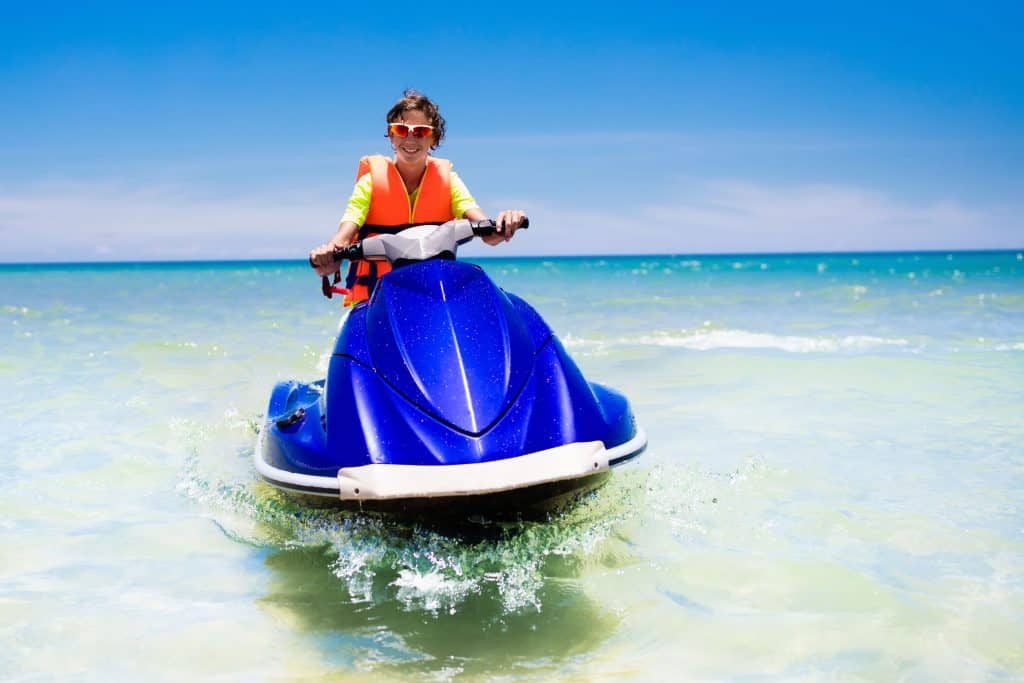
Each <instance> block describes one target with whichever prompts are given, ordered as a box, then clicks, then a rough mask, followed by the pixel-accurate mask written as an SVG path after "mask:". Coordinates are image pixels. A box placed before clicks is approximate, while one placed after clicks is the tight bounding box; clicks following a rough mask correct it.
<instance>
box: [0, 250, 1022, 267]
mask: <svg viewBox="0 0 1024 683" xmlns="http://www.w3.org/2000/svg"><path fill="white" fill-rule="evenodd" d="M1014 252H1016V253H1017V256H1018V257H1020V256H1021V255H1022V254H1024V246H1020V247H1007V248H996V249H879V250H866V249H855V250H837V251H730V252H647V253H635V254H533V255H523V254H516V255H511V256H486V255H485V256H472V257H469V258H465V259H459V260H462V261H471V262H472V261H499V260H502V261H509V260H536V259H626V258H697V257H701V258H724V257H740V256H742V257H747V258H749V257H755V256H756V257H771V258H778V257H785V256H833V257H834V256H867V255H871V256H874V255H888V254H891V255H896V254H929V255H932V254H949V255H952V254H1003V253H1007V254H1009V253H1014ZM305 262H306V260H305V259H302V258H237V259H235V258H198V259H124V260H116V261H109V260H107V261H0V268H11V267H14V268H17V267H31V266H39V267H53V268H59V267H66V266H72V267H73V266H106V267H116V266H133V265H136V266H144V265H146V266H155V265H165V266H173V265H218V264H238V265H242V264H248V263H289V264H293V263H305Z"/></svg>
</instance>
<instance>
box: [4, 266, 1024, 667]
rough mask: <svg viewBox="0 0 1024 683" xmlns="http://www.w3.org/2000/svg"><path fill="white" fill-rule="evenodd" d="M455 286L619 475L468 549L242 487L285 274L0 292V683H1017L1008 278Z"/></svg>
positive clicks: (39, 274)
mask: <svg viewBox="0 0 1024 683" xmlns="http://www.w3.org/2000/svg"><path fill="white" fill-rule="evenodd" d="M480 263H481V264H482V265H483V266H484V267H485V269H486V270H487V271H488V273H490V275H491V276H492V278H493V279H494V280H495V281H497V282H498V283H499V284H500V285H501V286H503V287H504V288H506V289H507V290H509V291H512V292H515V293H517V294H519V295H521V296H523V297H524V298H526V299H527V300H528V301H530V302H531V303H532V304H533V305H534V306H535V307H536V308H537V309H538V310H539V311H540V313H541V314H542V315H543V316H544V317H545V318H546V319H547V321H548V322H549V323H550V324H551V326H552V327H553V329H554V330H555V332H556V333H557V334H558V335H559V336H560V337H561V339H562V340H563V341H564V343H565V344H566V347H567V348H568V349H569V351H570V352H571V353H572V354H573V355H574V357H575V358H576V360H577V362H578V363H579V365H580V366H581V367H582V368H583V370H584V372H585V373H586V374H587V375H588V376H589V377H590V378H591V379H593V380H596V381H601V382H603V383H605V384H609V385H611V386H614V387H617V388H618V389H620V390H622V391H623V392H624V393H626V394H627V395H628V396H629V397H630V398H631V400H632V402H633V405H634V409H635V412H636V414H637V417H638V420H639V421H640V422H641V423H642V424H643V426H644V427H645V428H646V430H647V432H648V435H649V439H650V446H649V448H648V450H647V451H646V453H645V454H644V455H643V456H641V458H639V459H638V460H637V461H635V462H634V463H633V464H631V465H630V466H628V467H626V468H623V469H620V470H616V472H615V475H614V477H613V478H612V480H611V481H610V482H609V484H608V485H606V486H605V487H604V488H602V489H601V490H599V491H597V492H596V493H594V494H592V495H590V496H587V497H585V498H584V499H582V500H581V501H579V502H578V503H577V504H576V505H574V506H572V507H571V508H569V509H567V510H565V511H563V512H561V513H559V514H557V515H554V516H553V517H552V518H551V519H549V520H534V521H529V522H522V523H505V524H498V523H493V522H489V521H487V520H478V521H477V522H476V525H477V527H478V528H476V529H475V531H473V532H466V531H464V530H458V531H453V530H445V529H437V528H432V527H429V526H425V525H422V524H415V523H410V522H405V521H402V520H395V519H390V518H384V517H376V516H371V515H362V514H358V513H344V512H337V511H329V510H322V509H311V508H308V507H304V506H302V505H300V504H296V503H295V502H293V501H290V500H289V499H287V498H285V497H283V496H281V495H280V494H278V493H276V492H275V491H274V490H272V489H270V488H269V487H268V486H266V485H265V484H262V483H260V482H258V481H257V479H256V477H255V474H254V471H253V469H252V466H251V463H250V456H251V454H252V449H253V445H254V441H255V429H256V426H257V425H258V424H259V422H260V420H261V417H262V414H263V411H264V409H265V402H266V400H267V396H268V394H269V391H270V389H271V387H272V385H273V384H274V382H275V381H277V380H279V379H286V378H296V379H314V378H317V377H318V376H321V375H322V374H323V372H324V370H325V368H326V358H327V353H328V352H329V349H330V346H331V343H332V339H333V335H334V333H335V331H336V328H337V324H338V319H339V314H340V310H339V307H338V305H337V303H336V302H328V301H326V300H324V299H323V298H322V297H321V296H320V295H319V292H318V290H319V283H318V280H317V279H316V278H315V276H313V275H312V274H311V273H310V272H309V270H308V268H307V267H305V266H304V265H302V264H300V263H297V262H296V263H290V262H287V263H285V262H263V263H229V264H223V263H219V264H210V263H187V264H148V265H135V266H133V265H82V266H0V385H2V387H3V391H2V392H0V427H2V431H0V433H2V435H3V436H2V439H3V453H2V456H0V457H2V460H0V462H2V468H0V643H2V645H3V647H0V679H3V680H47V679H61V680H66V679H71V680H138V679H140V678H142V677H146V678H148V679H157V680H164V679H188V680H206V679H223V680H280V679H289V678H300V679H317V680H320V679H322V680H395V679H398V680H448V679H453V678H454V679H466V680H483V679H488V680H489V679H498V680H592V679H596V680H608V679H615V680H618V679H624V680H663V679H667V678H672V679H675V680H679V679H702V680H707V679H714V680H721V679H742V680H761V679H764V680H778V679H784V680H794V679H795V680H821V679H840V680H845V679H874V680H1014V679H1018V680H1019V679H1024V572H1022V567H1024V508H1022V505H1024V503H1022V500H1024V254H1022V253H1020V252H1012V251H1011V252H999V253H949V254H946V253H927V254H847V255H801V256H711V257H709V256H650V257H629V258H571V259H568V258H550V259H543V258H538V259H485V260H481V261H480Z"/></svg>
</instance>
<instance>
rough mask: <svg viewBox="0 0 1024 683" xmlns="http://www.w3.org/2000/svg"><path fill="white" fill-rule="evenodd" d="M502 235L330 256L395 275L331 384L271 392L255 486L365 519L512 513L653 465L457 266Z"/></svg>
mask: <svg viewBox="0 0 1024 683" xmlns="http://www.w3.org/2000/svg"><path fill="white" fill-rule="evenodd" d="M494 230H495V227H494V223H493V221H480V222H476V223H473V222H470V221H467V220H456V221H450V222H448V223H445V224H443V225H440V226H433V225H432V226H419V227H414V228H410V229H407V230H404V231H402V232H401V233H400V234H395V235H377V236H374V237H369V238H366V239H364V240H362V241H360V242H357V243H355V244H353V245H351V246H349V247H347V248H345V249H339V250H337V251H336V252H335V260H336V261H341V260H345V259H347V260H356V259H369V260H373V259H377V260H385V261H388V262H390V263H391V264H392V265H393V266H394V268H395V269H394V270H393V271H392V272H391V273H389V274H388V275H387V276H386V277H384V278H382V279H381V280H380V282H379V283H378V285H377V287H376V289H375V290H374V292H373V294H372V296H371V297H370V300H369V301H368V302H364V303H361V304H358V305H356V306H355V307H354V308H352V310H351V312H350V313H349V315H348V317H347V319H345V321H344V323H343V324H342V326H341V328H340V329H339V333H338V337H337V340H336V342H335V345H334V352H333V354H332V356H331V359H330V363H329V367H328V371H327V378H326V379H324V380H320V381H317V382H312V383H303V382H297V381H287V382H279V383H278V384H277V385H276V386H275V387H274V390H273V392H272V393H271V395H270V403H269V405H268V407H267V418H266V420H265V422H264V423H263V426H262V428H261V430H260V434H259V437H258V441H257V446H256V450H255V454H254V461H255V465H256V471H257V472H258V473H259V475H260V477H261V478H263V479H264V480H265V481H267V482H269V483H270V484H272V485H273V486H275V487H277V488H279V489H282V490H284V491H287V492H290V493H293V494H302V495H304V496H317V497H321V498H323V497H326V498H330V499H334V500H336V501H341V502H343V503H349V504H352V505H353V506H357V507H359V508H361V509H377V510H398V511H417V510H421V511H422V510H428V511H440V512H451V511H453V510H460V511H462V510H468V509H473V510H482V511H492V512H506V513H507V512H510V511H513V512H514V511H518V510H523V509H526V508H531V509H537V506H540V507H542V508H544V507H545V506H550V505H552V504H557V503H558V502H559V501H564V500H565V499H566V498H567V497H569V496H574V495H576V494H578V493H579V492H581V491H585V490H589V489H592V488H596V487H597V486H599V485H600V484H601V483H603V482H604V480H605V479H606V478H607V477H608V475H609V473H610V468H611V467H614V466H616V465H619V464H621V463H624V462H626V461H628V460H630V459H631V458H633V457H635V456H637V455H638V454H639V453H640V452H641V451H643V450H644V448H645V447H646V445H647V437H646V435H645V434H644V432H643V430H642V429H639V428H638V427H637V426H636V422H635V420H634V418H633V414H632V412H631V410H630V407H629V403H628V402H627V400H626V398H625V397H624V396H622V394H619V393H618V392H616V391H614V390H612V389H609V388H608V387H604V386H602V385H600V384H596V383H593V382H588V381H587V380H586V379H585V378H584V377H583V375H582V374H581V373H580V370H579V368H578V367H576V364H575V363H574V362H573V360H572V359H571V358H570V357H569V355H568V354H567V353H566V351H565V349H564V348H563V346H562V344H561V342H559V340H558V338H557V337H555V335H554V334H553V333H552V332H551V329H550V328H549V327H548V326H547V324H546V323H545V322H544V321H543V320H542V319H541V317H540V316H539V315H538V314H537V312H536V311H535V310H534V309H533V308H532V307H530V306H529V305H528V304H527V303H526V302H525V301H523V300H522V299H520V298H519V297H517V296H515V295H514V294H510V293H508V292H505V291H503V290H501V289H500V288H499V287H497V286H496V285H495V284H494V283H493V282H492V281H491V280H490V278H488V277H487V275H486V274H485V273H484V271H483V270H482V269H481V268H480V267H479V266H476V265H472V264H468V263H462V262H459V261H456V260H455V253H456V250H457V248H458V245H459V244H462V243H464V242H467V241H469V240H471V239H473V237H474V236H481V235H487V234H491V233H493V232H494ZM326 293H327V286H326V281H325V294H326Z"/></svg>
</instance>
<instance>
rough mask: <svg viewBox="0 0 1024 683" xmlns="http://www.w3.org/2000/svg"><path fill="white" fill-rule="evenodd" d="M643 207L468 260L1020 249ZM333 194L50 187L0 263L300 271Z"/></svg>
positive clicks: (1015, 232)
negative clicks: (220, 261) (183, 263)
mask: <svg viewBox="0 0 1024 683" xmlns="http://www.w3.org/2000/svg"><path fill="white" fill-rule="evenodd" d="M654 199H657V201H654V202H651V203H650V204H648V205H647V206H645V207H639V208H636V207H629V206H623V207H621V209H616V210H607V211H605V210H597V209H593V208H579V207H567V206H561V205H557V204H555V203H554V202H551V201H538V200H531V199H526V198H514V197H506V198H498V200H497V201H494V202H490V204H493V206H518V207H522V208H524V209H526V210H527V211H528V212H529V213H530V215H531V217H532V220H533V228H532V229H531V230H530V231H529V232H528V233H525V234H524V235H522V237H519V238H517V239H516V240H514V241H512V242H511V243H509V244H507V245H503V246H502V247H501V248H500V249H494V250H492V249H490V248H488V247H483V246H482V245H471V246H470V247H469V248H468V250H467V253H468V254H470V255H488V256H512V255H541V254H599V253H655V252H676V253H708V252H779V251H834V250H885V249H967V248H1017V247H1020V246H1021V245H1022V244H1024V230H1022V229H1021V222H1020V220H1019V219H1018V218H1017V216H1019V215H1021V213H1020V211H1019V210H1013V207H1001V208H1000V207H996V208H992V207H988V208H979V207H971V206H966V205H964V204H961V203H958V202H955V201H951V200H937V201H930V202H910V201H906V200H900V199H898V198H894V197H892V196H889V195H886V194H883V193H880V192H876V191H871V190H866V189H863V188H859V187H855V186H842V185H796V186H770V185H765V184H759V183H754V182H747V181H737V180H730V181H714V182H709V183H706V184H704V185H700V186H698V185H690V186H689V187H688V188H687V189H686V191H680V192H679V194H678V195H676V196H673V197H662V198H660V199H658V198H654ZM343 202H344V197H340V196H339V193H338V192H337V191H336V189H334V188H309V189H304V190H301V191H288V192H280V193H277V194H271V193H262V194H252V195H243V194H235V195H232V196H222V197H215V196H208V195H204V196H198V195H197V193H196V192H194V191H187V190H185V189H182V188H180V187H174V186H155V187H130V186H128V185H127V184H123V183H122V184H113V183H83V182H77V183H59V184H57V183H54V184H46V185H38V186H34V187H32V188H30V189H26V190H23V191H20V192H11V191H8V192H6V193H0V261H37V260H38V261H49V260H56V261H80V260H130V259H147V260H151V259H217V258H229V259H230V258H302V257H303V256H304V255H305V253H306V252H307V250H308V249H309V248H310V247H312V246H314V245H316V244H318V243H320V242H322V241H323V240H324V239H326V238H327V237H328V236H329V235H330V234H331V232H332V231H333V229H334V226H335V225H336V221H337V219H338V217H339V215H340V213H341V211H342V208H343V206H342V205H343Z"/></svg>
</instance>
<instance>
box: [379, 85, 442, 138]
mask: <svg viewBox="0 0 1024 683" xmlns="http://www.w3.org/2000/svg"><path fill="white" fill-rule="evenodd" d="M407 111H421V112H423V113H424V114H425V115H426V117H427V120H428V121H430V125H432V126H433V127H434V138H433V141H432V142H431V144H430V149H437V148H438V147H439V146H440V145H441V141H442V140H444V117H443V116H441V112H439V111H438V110H437V105H436V104H434V103H433V102H431V101H430V98H429V97H427V96H426V95H424V94H423V93H421V92H420V91H419V90H413V89H412V88H409V89H408V90H406V91H405V92H404V93H403V94H402V99H400V100H398V101H397V102H395V106H393V107H391V109H390V110H389V111H388V116H387V122H388V123H396V122H398V121H401V120H402V114H404V113H405V112H407Z"/></svg>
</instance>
